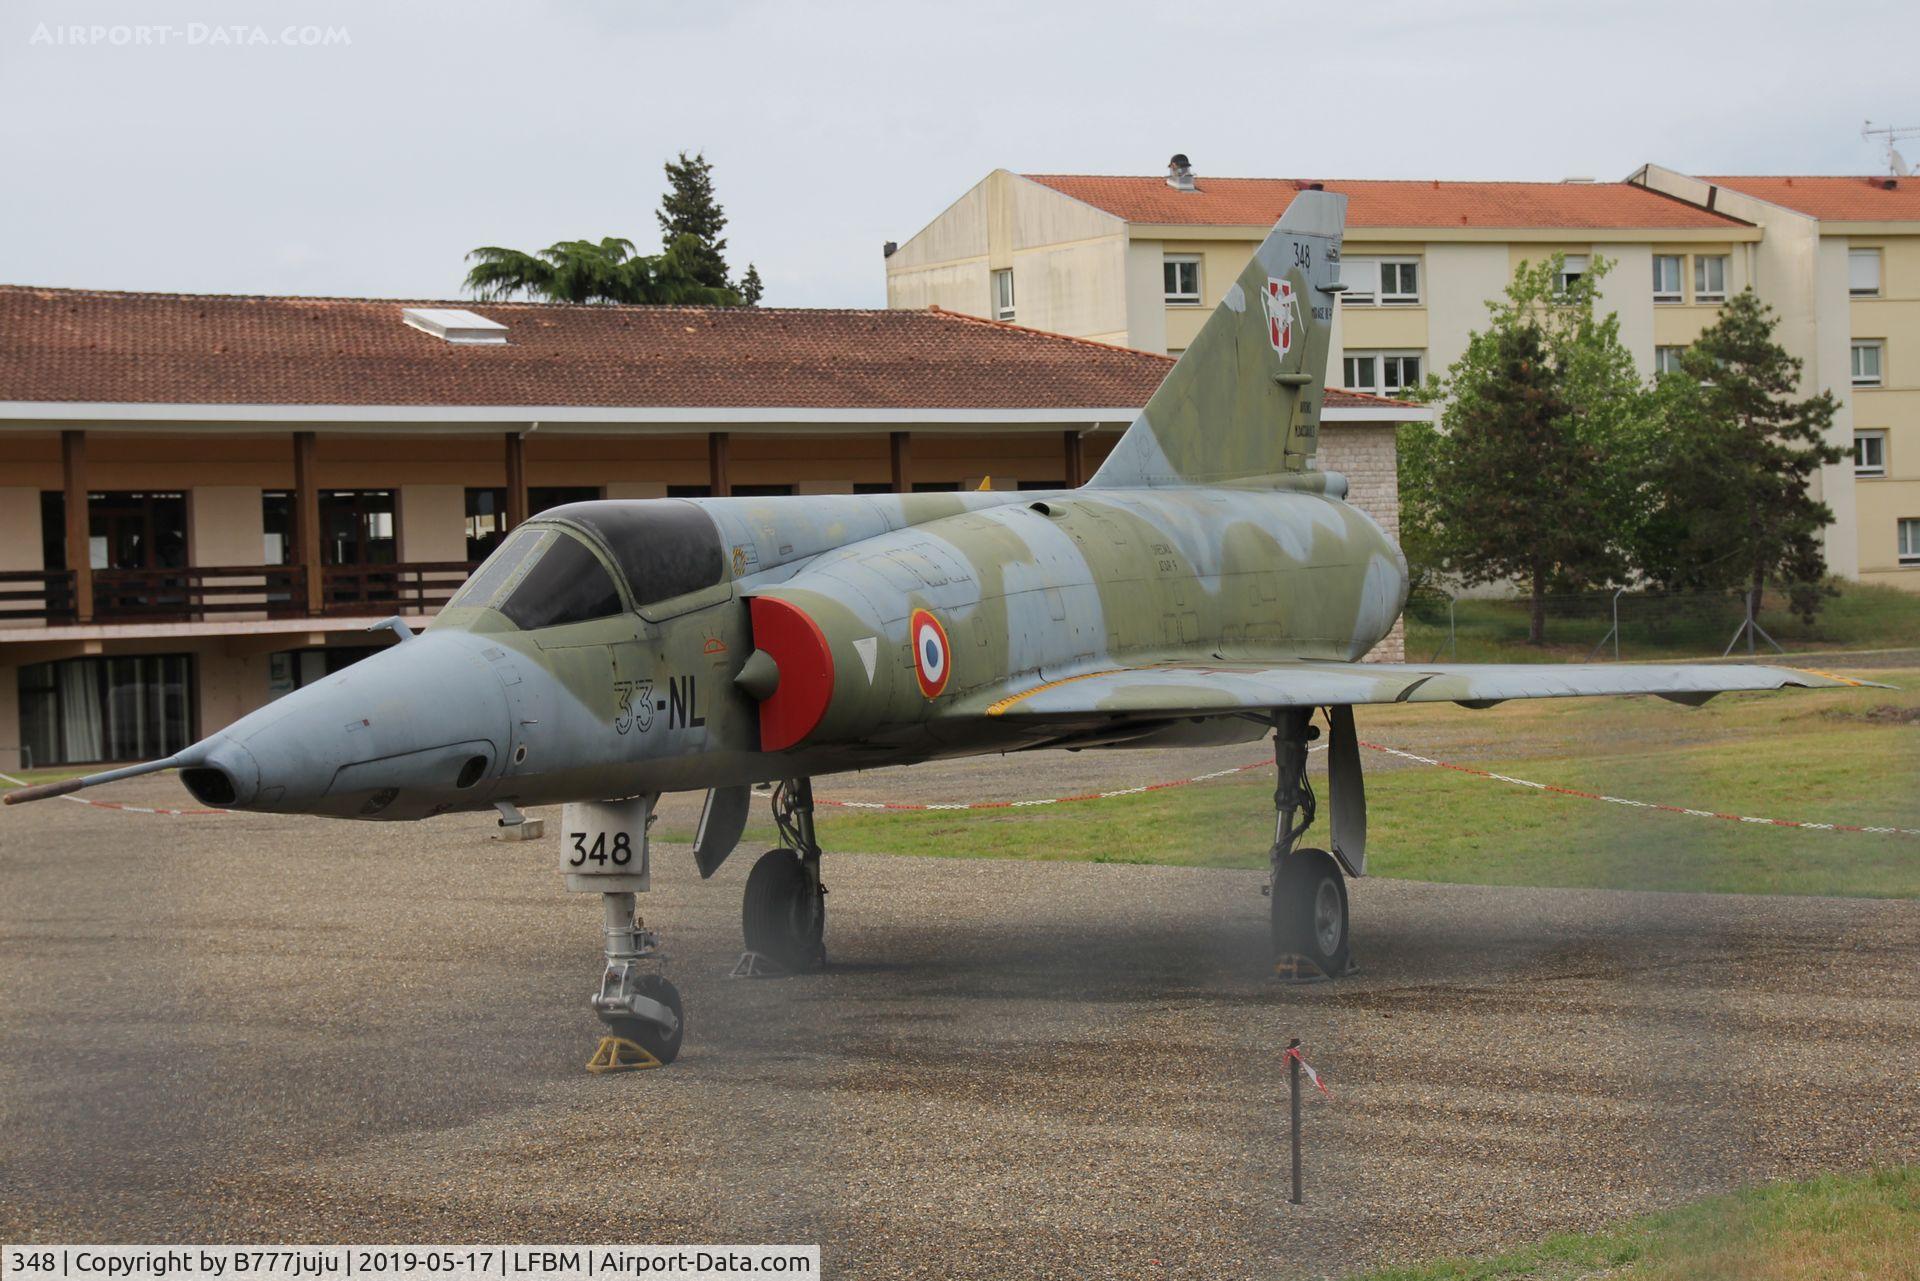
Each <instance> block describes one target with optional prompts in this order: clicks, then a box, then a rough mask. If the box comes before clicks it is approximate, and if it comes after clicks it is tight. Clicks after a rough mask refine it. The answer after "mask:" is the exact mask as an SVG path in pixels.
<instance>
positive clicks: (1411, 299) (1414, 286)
mask: <svg viewBox="0 0 1920 1281" xmlns="http://www.w3.org/2000/svg"><path fill="white" fill-rule="evenodd" d="M1380 301H1381V302H1383V303H1389V304H1391V303H1398V304H1400V305H1402V306H1404V305H1406V304H1409V303H1417V302H1419V301H1420V269H1419V266H1418V264H1417V263H1416V262H1415V261H1414V260H1413V259H1411V258H1389V259H1386V260H1385V261H1383V262H1382V263H1381V264H1380Z"/></svg>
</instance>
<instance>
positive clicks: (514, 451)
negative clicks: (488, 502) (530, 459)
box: [507, 431, 527, 532]
mask: <svg viewBox="0 0 1920 1281" xmlns="http://www.w3.org/2000/svg"><path fill="white" fill-rule="evenodd" d="M526 519H527V438H526V437H525V436H522V435H521V434H520V433H519V432H517V431H510V432H508V433H507V529H508V531H509V532H511V531H513V530H516V529H518V528H520V526H521V525H522V524H523V523H524V522H525V521H526Z"/></svg>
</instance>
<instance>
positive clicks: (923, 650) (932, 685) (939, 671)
mask: <svg viewBox="0 0 1920 1281" xmlns="http://www.w3.org/2000/svg"><path fill="white" fill-rule="evenodd" d="M907 632H908V634H909V636H910V638H911V639H912V641H913V674H914V677H915V678H916V679H917V680H918V681H919V682H920V692H921V693H922V694H925V695H926V696H927V697H928V698H938V697H940V691H941V690H943V689H945V688H946V687H947V675H948V673H949V672H951V671H952V667H953V663H952V647H951V646H949V645H948V644H947V629H946V628H944V627H942V626H940V620H939V619H937V618H935V617H934V616H933V615H932V614H929V613H928V612H927V611H926V610H924V609H916V610H914V611H913V617H912V618H910V619H909V620H908V621H907Z"/></svg>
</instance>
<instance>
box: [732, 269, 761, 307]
mask: <svg viewBox="0 0 1920 1281" xmlns="http://www.w3.org/2000/svg"><path fill="white" fill-rule="evenodd" d="M735 287H736V288H737V289H739V291H740V298H741V301H743V302H745V303H746V304H747V306H749V307H758V306H759V305H760V295H761V294H762V293H764V292H766V286H765V285H763V284H762V283H761V282H760V269H759V268H758V267H756V266H754V265H753V264H752V263H748V264H747V274H746V275H744V276H742V277H740V283H739V284H738V285H737V286H735Z"/></svg>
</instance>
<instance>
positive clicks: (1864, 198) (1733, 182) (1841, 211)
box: [1700, 175, 1920, 222]
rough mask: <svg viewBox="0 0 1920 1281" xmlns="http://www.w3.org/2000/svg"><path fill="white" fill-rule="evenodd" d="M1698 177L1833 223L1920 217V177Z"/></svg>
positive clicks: (1885, 220)
mask: <svg viewBox="0 0 1920 1281" xmlns="http://www.w3.org/2000/svg"><path fill="white" fill-rule="evenodd" d="M1700 181H1702V182H1710V183H1713V184H1714V185H1715V186H1719V187H1726V188H1727V189H1729V190H1731V191H1738V192H1742V193H1744V194H1746V195H1749V196H1756V197H1758V198H1759V199H1761V200H1765V201H1769V202H1771V203H1773V204H1776V205H1780V206H1782V207H1784V208H1787V209H1793V210H1796V211H1798V212H1800V213H1803V214H1809V215H1811V216H1813V217H1815V218H1824V219H1826V220H1827V221H1829V222H1916V221H1920V178H1889V177H1886V176H1884V175H1883V176H1880V177H1875V178H1865V177H1827V176H1814V175H1793V176H1790V177H1789V176H1780V177H1771V178H1767V177H1758V178H1754V177H1731V178H1702V179H1701V180H1700Z"/></svg>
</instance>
